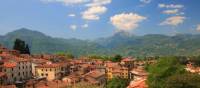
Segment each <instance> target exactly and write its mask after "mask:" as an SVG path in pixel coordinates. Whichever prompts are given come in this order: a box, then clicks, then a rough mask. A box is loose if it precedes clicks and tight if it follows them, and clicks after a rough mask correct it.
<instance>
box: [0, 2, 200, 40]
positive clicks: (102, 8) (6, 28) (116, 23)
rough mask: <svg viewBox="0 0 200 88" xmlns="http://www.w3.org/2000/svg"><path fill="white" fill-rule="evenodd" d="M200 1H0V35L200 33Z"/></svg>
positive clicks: (71, 35)
mask: <svg viewBox="0 0 200 88" xmlns="http://www.w3.org/2000/svg"><path fill="white" fill-rule="evenodd" d="M199 4H200V0H1V3H0V35H4V34H6V33H8V32H10V31H13V30H16V29H19V28H22V27H23V28H28V29H31V30H37V31H40V32H43V33H45V34H46V35H50V36H53V37H61V38H80V39H95V38H99V37H108V36H111V35H113V34H114V33H116V32H119V31H125V32H130V33H133V34H135V35H145V34H166V35H174V34H177V33H194V34H196V33H199V32H200V10H199V8H200V6H199Z"/></svg>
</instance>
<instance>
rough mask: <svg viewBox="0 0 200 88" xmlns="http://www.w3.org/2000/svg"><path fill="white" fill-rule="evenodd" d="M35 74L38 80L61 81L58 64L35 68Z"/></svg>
mask: <svg viewBox="0 0 200 88" xmlns="http://www.w3.org/2000/svg"><path fill="white" fill-rule="evenodd" d="M35 71H36V72H35V74H36V77H38V78H46V79H47V80H48V81H53V80H56V79H61V66H60V64H44V65H38V66H36V67H35Z"/></svg>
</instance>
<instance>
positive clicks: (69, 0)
mask: <svg viewBox="0 0 200 88" xmlns="http://www.w3.org/2000/svg"><path fill="white" fill-rule="evenodd" d="M41 1H43V2H46V3H53V2H56V3H63V4H65V5H71V4H81V3H85V2H88V1H89V0H41Z"/></svg>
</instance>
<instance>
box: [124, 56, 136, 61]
mask: <svg viewBox="0 0 200 88" xmlns="http://www.w3.org/2000/svg"><path fill="white" fill-rule="evenodd" d="M134 60H135V59H133V58H131V57H127V58H124V59H122V61H123V62H127V61H134Z"/></svg>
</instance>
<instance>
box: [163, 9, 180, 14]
mask: <svg viewBox="0 0 200 88" xmlns="http://www.w3.org/2000/svg"><path fill="white" fill-rule="evenodd" d="M178 12H179V9H171V10H165V11H163V12H162V13H163V14H178Z"/></svg>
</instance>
